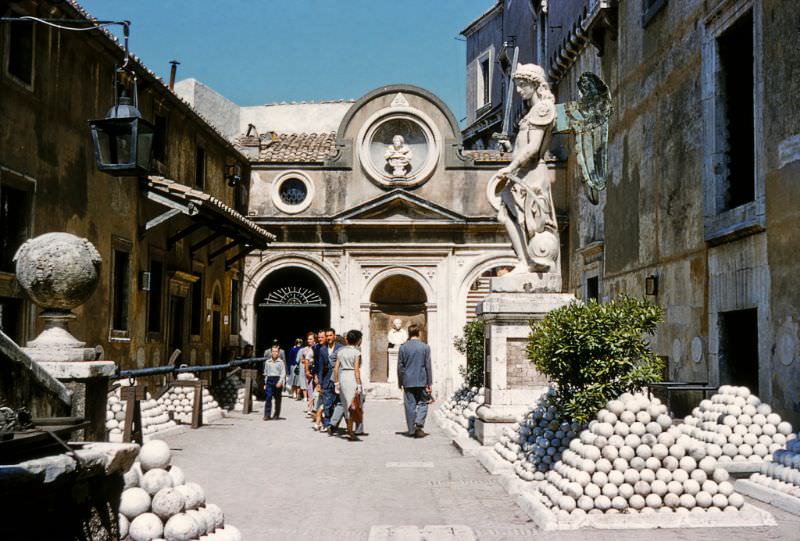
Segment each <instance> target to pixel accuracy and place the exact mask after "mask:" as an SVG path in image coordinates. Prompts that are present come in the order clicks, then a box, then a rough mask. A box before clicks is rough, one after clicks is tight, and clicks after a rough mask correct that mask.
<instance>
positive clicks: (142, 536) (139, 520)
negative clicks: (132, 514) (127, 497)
mask: <svg viewBox="0 0 800 541" xmlns="http://www.w3.org/2000/svg"><path fill="white" fill-rule="evenodd" d="M162 533H164V524H163V523H162V522H161V519H160V518H158V517H157V516H156V515H155V514H153V513H142V514H141V515H139V516H138V517H136V518H135V519H133V520H132V521H131V524H130V527H129V528H128V537H129V538H130V539H131V541H153V540H154V539H158V538H159V537H161V534H162Z"/></svg>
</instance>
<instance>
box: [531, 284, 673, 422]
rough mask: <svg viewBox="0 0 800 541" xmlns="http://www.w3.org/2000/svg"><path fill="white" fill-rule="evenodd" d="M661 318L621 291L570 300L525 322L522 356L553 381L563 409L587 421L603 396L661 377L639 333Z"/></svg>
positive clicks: (658, 363) (634, 388)
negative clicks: (601, 299) (606, 298)
mask: <svg viewBox="0 0 800 541" xmlns="http://www.w3.org/2000/svg"><path fill="white" fill-rule="evenodd" d="M662 319H663V311H662V310H661V308H660V307H658V306H656V305H654V304H651V303H649V302H647V301H645V300H639V299H634V298H632V297H627V296H620V297H617V298H615V299H614V300H612V301H610V302H608V303H605V304H599V303H597V302H596V301H589V302H588V303H586V304H581V303H578V302H573V303H571V304H569V305H568V306H565V307H562V308H559V309H557V310H553V311H552V312H550V313H549V314H547V316H546V317H545V318H544V320H543V321H541V322H538V323H534V322H532V323H531V335H530V341H529V342H528V350H527V351H528V358H529V359H530V360H531V361H533V363H534V365H535V366H536V369H537V370H539V372H541V373H542V374H544V375H546V376H547V377H548V378H549V379H550V380H551V381H553V382H554V383H556V384H557V386H558V388H557V402H559V403H560V404H561V407H562V409H563V411H564V412H565V413H567V414H568V415H570V416H572V417H574V418H575V419H577V420H578V421H581V422H588V421H589V420H590V419H591V418H592V417H593V416H594V415H595V414H596V413H597V411H598V410H600V409H601V408H603V407H604V406H605V404H606V403H607V402H608V401H609V400H611V399H614V398H617V397H618V396H619V395H620V394H622V393H624V392H626V391H627V392H634V391H637V390H640V389H641V388H642V387H644V386H645V385H647V384H648V383H650V382H653V381H660V380H661V371H662V368H663V367H662V365H663V363H662V361H661V360H660V359H659V358H658V357H656V356H655V355H654V354H653V352H652V351H651V350H650V345H649V342H648V340H647V339H646V337H645V335H652V334H653V333H654V332H655V330H656V326H657V325H658V324H659V323H660V322H661V321H662Z"/></svg>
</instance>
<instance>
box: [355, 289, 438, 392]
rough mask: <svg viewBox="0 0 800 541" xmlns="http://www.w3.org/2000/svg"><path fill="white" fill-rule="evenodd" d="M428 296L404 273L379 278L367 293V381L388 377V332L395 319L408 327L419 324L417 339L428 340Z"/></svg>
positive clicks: (381, 380)
mask: <svg viewBox="0 0 800 541" xmlns="http://www.w3.org/2000/svg"><path fill="white" fill-rule="evenodd" d="M427 300H428V299H427V295H425V290H424V289H423V288H422V286H421V285H420V284H419V282H417V281H416V280H414V279H413V278H411V277H409V276H405V275H399V274H397V275H392V276H388V277H386V278H384V279H383V280H381V281H380V282H379V283H378V285H376V286H375V289H373V290H372V294H371V295H370V302H371V303H372V307H371V310H370V329H369V334H370V337H371V340H370V359H371V363H370V382H373V383H385V382H387V381H388V380H389V353H388V351H389V340H388V333H389V329H390V328H391V326H392V322H393V321H394V320H395V319H400V320H401V321H402V326H403V328H404V329H407V328H408V326H409V325H411V324H412V323H417V324H420V325H422V333H421V336H420V338H422V339H423V340H427V312H426V308H425V303H426V302H427Z"/></svg>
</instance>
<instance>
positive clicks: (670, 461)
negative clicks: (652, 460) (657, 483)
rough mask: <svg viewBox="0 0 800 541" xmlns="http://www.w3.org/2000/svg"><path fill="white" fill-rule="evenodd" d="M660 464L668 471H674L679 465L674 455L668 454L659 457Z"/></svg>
mask: <svg viewBox="0 0 800 541" xmlns="http://www.w3.org/2000/svg"><path fill="white" fill-rule="evenodd" d="M661 464H662V465H663V466H664V468H666V469H667V470H669V471H670V472H674V471H675V470H677V469H678V467H679V466H680V461H679V460H678V459H677V458H675V457H674V456H672V455H670V456H667V457H664V458H663V459H661Z"/></svg>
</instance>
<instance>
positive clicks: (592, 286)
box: [586, 276, 600, 301]
mask: <svg viewBox="0 0 800 541" xmlns="http://www.w3.org/2000/svg"><path fill="white" fill-rule="evenodd" d="M592 299H594V300H596V301H599V300H600V280H599V279H598V277H597V276H592V277H591V278H587V279H586V300H592Z"/></svg>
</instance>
